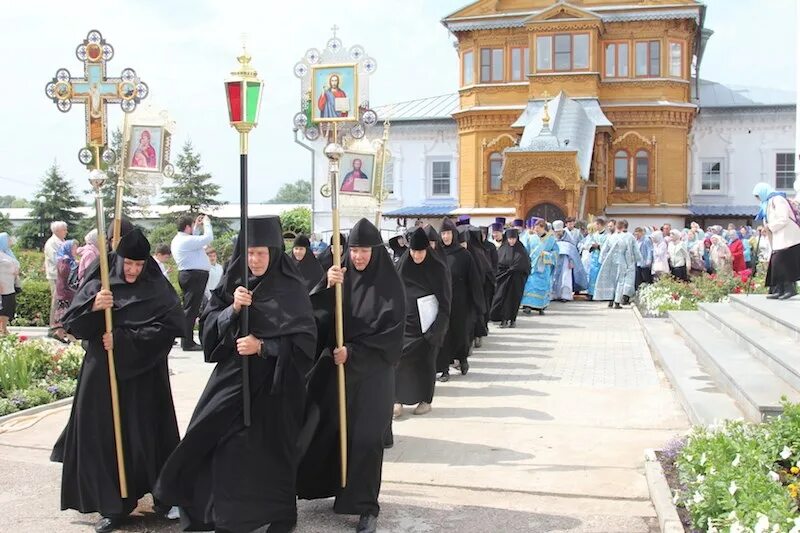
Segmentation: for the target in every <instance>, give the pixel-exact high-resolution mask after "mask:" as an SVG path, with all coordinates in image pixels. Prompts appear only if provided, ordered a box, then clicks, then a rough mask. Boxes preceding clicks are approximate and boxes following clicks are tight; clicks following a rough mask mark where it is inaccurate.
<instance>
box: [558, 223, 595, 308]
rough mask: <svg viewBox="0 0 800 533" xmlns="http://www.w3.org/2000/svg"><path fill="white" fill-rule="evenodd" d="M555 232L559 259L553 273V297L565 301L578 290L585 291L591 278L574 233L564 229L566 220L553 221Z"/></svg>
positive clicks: (570, 298)
mask: <svg viewBox="0 0 800 533" xmlns="http://www.w3.org/2000/svg"><path fill="white" fill-rule="evenodd" d="M553 232H554V233H555V237H556V244H557V245H558V260H557V261H556V264H555V272H554V273H553V287H552V290H551V298H553V299H555V300H560V301H562V302H565V301H569V300H572V299H573V294H575V293H576V292H581V291H585V290H586V289H587V287H588V285H589V279H588V277H587V276H586V271H585V270H584V269H583V263H582V262H581V256H580V254H579V253H578V247H577V246H575V243H574V242H573V241H572V235H570V234H569V232H568V231H566V230H565V229H564V222H562V221H560V220H556V221H555V222H553Z"/></svg>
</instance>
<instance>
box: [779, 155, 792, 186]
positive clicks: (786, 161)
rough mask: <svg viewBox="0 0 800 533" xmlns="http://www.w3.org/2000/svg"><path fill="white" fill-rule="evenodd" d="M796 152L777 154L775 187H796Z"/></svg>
mask: <svg viewBox="0 0 800 533" xmlns="http://www.w3.org/2000/svg"><path fill="white" fill-rule="evenodd" d="M794 179H795V173H794V154H793V153H781V154H775V188H776V189H791V188H792V187H794Z"/></svg>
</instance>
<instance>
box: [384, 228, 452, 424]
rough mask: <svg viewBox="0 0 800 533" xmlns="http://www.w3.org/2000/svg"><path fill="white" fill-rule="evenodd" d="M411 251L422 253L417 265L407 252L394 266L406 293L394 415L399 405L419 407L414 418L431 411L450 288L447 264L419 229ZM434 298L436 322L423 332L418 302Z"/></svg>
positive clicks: (412, 236) (448, 320) (445, 328)
mask: <svg viewBox="0 0 800 533" xmlns="http://www.w3.org/2000/svg"><path fill="white" fill-rule="evenodd" d="M410 241H411V242H410V250H411V251H413V252H419V253H420V254H421V253H422V252H424V254H425V255H424V258H423V259H422V261H421V262H420V263H418V262H417V260H416V259H415V258H414V257H412V252H411V251H409V252H406V253H405V255H403V257H401V258H400V261H399V262H398V263H397V272H398V274H400V279H401V280H402V282H403V286H404V287H405V289H406V326H405V334H404V336H403V356H402V357H401V358H400V363H399V364H398V366H397V371H396V372H395V403H396V405H395V411H397V408H398V404H399V408H400V410H402V406H403V405H414V404H419V406H418V407H417V409H416V410H415V411H414V414H425V413H427V412H429V411H430V404H431V402H432V401H433V391H434V387H435V384H436V355H437V353H438V352H439V348H441V346H442V343H443V342H444V337H445V334H446V333H447V326H448V325H449V323H450V300H451V299H452V287H451V286H450V280H449V279H448V273H447V266H446V263H444V262H442V261H441V260H440V259H439V258H438V257H437V256H436V255H435V253H434V252H433V250H432V249H431V248H430V246H429V244H428V237H427V235H426V234H425V231H424V230H423V229H422V228H417V229H416V231H414V233H413V234H412V235H411V239H410ZM431 295H433V296H435V297H436V301H437V303H438V311H437V313H436V318H435V319H434V321H433V323H431V324H430V325H429V326H428V328H427V329H426V330H425V331H423V330H422V321H421V317H420V312H419V305H418V303H417V302H418V300H419V299H420V298H423V297H426V296H431Z"/></svg>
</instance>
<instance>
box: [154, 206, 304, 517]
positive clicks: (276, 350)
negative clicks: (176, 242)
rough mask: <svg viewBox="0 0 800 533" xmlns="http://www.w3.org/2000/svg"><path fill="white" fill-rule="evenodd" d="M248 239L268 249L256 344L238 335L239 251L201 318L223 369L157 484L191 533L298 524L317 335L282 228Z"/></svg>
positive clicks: (210, 354)
mask: <svg viewBox="0 0 800 533" xmlns="http://www.w3.org/2000/svg"><path fill="white" fill-rule="evenodd" d="M248 232H249V235H248V249H249V250H253V249H254V248H256V249H257V248H263V247H267V248H268V249H269V264H268V265H267V267H266V270H263V271H261V272H259V269H260V268H263V263H262V264H261V265H256V264H255V263H252V262H251V263H249V265H250V270H249V279H248V281H247V284H246V285H247V287H249V288H250V289H249V290H250V294H251V296H252V303H251V305H250V311H249V334H250V335H248V336H247V337H242V336H241V335H240V333H239V326H240V324H239V313H238V312H237V311H236V308H235V307H234V291H237V290H239V289H240V288H241V287H242V286H243V283H242V279H241V270H242V266H241V261H246V260H248V259H247V258H244V257H242V256H241V251H240V249H239V246H236V247H235V248H234V254H233V257H232V258H231V261H230V263H229V265H228V269H227V271H226V272H225V274H224V275H223V277H222V280H221V281H220V284H219V285H218V286H217V288H216V289H214V290H213V291H212V292H211V301H210V302H209V305H208V307H207V308H206V311H205V313H204V314H203V318H202V320H203V322H204V327H203V349H204V351H205V358H206V361H207V362H210V363H216V364H217V366H216V367H215V368H214V371H213V372H212V373H211V377H210V378H209V380H208V383H207V384H206V388H205V390H204V391H203V394H202V395H201V396H200V399H199V401H198V403H197V407H195V410H194V414H193V415H192V420H191V422H190V423H189V427H188V429H187V430H186V435H185V436H184V437H183V440H182V441H181V443H180V445H179V446H178V448H177V449H176V450H175V452H174V453H173V454H172V456H170V458H169V460H168V461H167V463H166V464H165V465H164V469H163V470H162V472H161V475H160V476H159V479H158V484H157V485H156V490H155V495H156V496H157V497H158V498H159V499H160V500H161V501H163V502H166V503H169V504H171V505H178V506H179V507H180V514H181V526H182V528H183V529H184V531H212V530H213V531H217V532H223V531H224V532H230V533H245V532H250V531H253V530H255V529H258V528H261V527H263V526H265V525H266V524H270V526H269V529H267V531H268V532H270V533H273V532H282V533H283V532H288V531H291V530H292V528H293V527H294V524H295V522H296V521H297V507H296V499H295V479H296V474H297V464H298V461H299V453H298V450H297V439H298V434H299V431H300V428H301V426H302V424H303V413H304V411H305V399H306V389H305V376H306V373H307V372H308V371H309V370H310V368H311V366H312V364H313V360H314V353H313V352H314V347H315V343H316V328H315V325H314V319H313V315H312V309H311V302H310V300H309V297H308V293H307V291H306V288H305V284H304V281H303V279H302V278H301V276H300V274H299V273H298V271H297V269H296V268H295V266H294V264H292V260H291V259H290V258H289V257H287V256H286V254H284V253H283V237H282V231H281V226H280V219H279V218H278V217H275V216H268V217H253V218H251V219H250V220H248ZM254 269H255V272H254ZM251 336H252V337H254V339H251V338H250V337H251ZM242 342H251V343H254V345H255V346H256V348H254V351H253V352H250V354H249V355H248V354H246V352H245V353H242V352H241V350H242V349H253V348H240V346H241V345H240V343H242ZM242 357H249V361H250V363H249V364H250V396H251V417H252V420H251V425H250V427H245V425H244V419H243V413H242V372H241V359H242Z"/></svg>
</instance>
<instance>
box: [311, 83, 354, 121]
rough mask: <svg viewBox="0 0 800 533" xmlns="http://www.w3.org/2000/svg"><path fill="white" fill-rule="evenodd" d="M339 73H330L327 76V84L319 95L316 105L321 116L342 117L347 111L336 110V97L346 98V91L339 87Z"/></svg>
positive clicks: (345, 115)
mask: <svg viewBox="0 0 800 533" xmlns="http://www.w3.org/2000/svg"><path fill="white" fill-rule="evenodd" d="M339 82H340V80H339V75H338V74H331V75H330V77H329V78H328V85H327V86H325V87H324V89H325V90H324V91H323V93H322V94H321V95H320V96H319V100H318V101H317V107H318V108H319V115H320V117H322V118H344V117H347V114H348V113H347V111H337V110H336V99H337V98H347V93H345V92H344V91H343V90H342V89H340V88H339Z"/></svg>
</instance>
